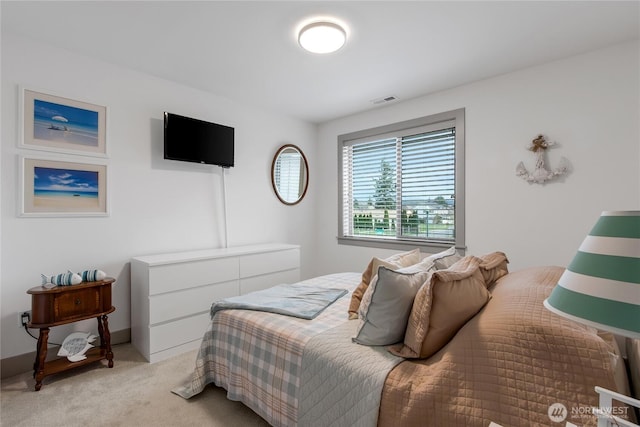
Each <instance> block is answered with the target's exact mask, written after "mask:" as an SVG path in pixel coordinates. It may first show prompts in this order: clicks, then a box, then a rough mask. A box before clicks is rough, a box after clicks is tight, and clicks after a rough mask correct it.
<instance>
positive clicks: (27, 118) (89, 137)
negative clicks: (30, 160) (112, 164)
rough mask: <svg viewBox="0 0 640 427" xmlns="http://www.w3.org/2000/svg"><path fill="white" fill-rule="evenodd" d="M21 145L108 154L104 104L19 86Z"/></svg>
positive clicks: (61, 151)
mask: <svg viewBox="0 0 640 427" xmlns="http://www.w3.org/2000/svg"><path fill="white" fill-rule="evenodd" d="M21 92H22V96H21V98H20V99H21V107H20V114H21V118H22V120H21V121H22V123H21V126H20V131H21V134H22V137H21V138H20V143H19V145H20V147H21V148H31V149H35V150H45V151H55V152H58V153H67V154H81V155H85V156H98V157H107V107H104V106H101V105H95V104H90V103H88V102H83V101H77V100H74V99H69V98H63V97H60V96H56V95H51V94H47V93H43V92H37V91H35V90H31V89H26V88H21Z"/></svg>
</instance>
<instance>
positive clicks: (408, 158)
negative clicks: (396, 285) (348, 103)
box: [339, 115, 464, 246]
mask: <svg viewBox="0 0 640 427" xmlns="http://www.w3.org/2000/svg"><path fill="white" fill-rule="evenodd" d="M462 117H463V115H462ZM437 118H438V119H440V118H441V116H438V117H437ZM424 119H425V120H423V122H424V123H421V124H420V125H418V126H414V127H410V128H407V129H399V130H395V131H394V130H392V131H391V132H384V133H382V132H381V133H379V134H377V135H376V134H375V133H373V134H371V132H369V133H370V134H368V135H366V136H364V137H360V138H352V139H348V138H344V136H343V137H342V138H341V140H340V144H341V146H342V147H341V171H342V180H341V182H342V184H341V194H340V196H341V204H340V206H341V215H340V218H341V221H340V223H341V230H340V236H339V238H342V239H347V240H359V241H361V242H362V241H365V242H366V241H368V242H372V241H373V242H381V241H385V242H389V241H391V242H404V243H415V242H419V243H420V242H422V243H423V244H425V245H427V246H428V245H431V244H434V245H436V246H438V245H440V246H444V245H456V246H463V245H464V242H463V240H462V239H461V236H460V235H459V233H460V231H461V230H463V226H460V221H461V219H462V218H463V214H464V211H463V206H459V205H457V203H460V202H461V198H462V195H463V185H462V182H463V181H462V180H460V177H462V176H463V174H460V173H459V172H460V171H459V170H457V168H460V167H462V165H463V147H464V146H463V144H462V141H460V140H459V139H458V138H459V136H460V135H459V134H460V128H461V126H463V124H462V123H461V122H460V119H458V120H444V121H443V120H439V121H437V122H436V123H429V122H428V120H426V119H428V118H424ZM412 123H413V122H412ZM381 130H382V131H387V130H388V129H387V128H382V129H381ZM462 133H463V132H462ZM394 135H395V136H394ZM355 136H358V135H355ZM461 147H462V149H461ZM460 151H462V152H460ZM459 180H460V181H462V182H458V181H459ZM342 243H345V242H342ZM347 243H350V242H347ZM359 244H362V243H359ZM374 246H376V245H375V244H374Z"/></svg>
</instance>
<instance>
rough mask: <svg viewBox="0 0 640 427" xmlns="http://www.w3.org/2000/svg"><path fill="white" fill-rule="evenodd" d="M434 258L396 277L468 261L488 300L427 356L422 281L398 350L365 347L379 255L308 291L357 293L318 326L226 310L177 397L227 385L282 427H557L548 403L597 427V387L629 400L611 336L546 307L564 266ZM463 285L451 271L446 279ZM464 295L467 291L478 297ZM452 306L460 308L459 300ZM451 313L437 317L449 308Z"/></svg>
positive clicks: (230, 393)
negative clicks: (512, 267) (419, 314)
mask: <svg viewBox="0 0 640 427" xmlns="http://www.w3.org/2000/svg"><path fill="white" fill-rule="evenodd" d="M389 259H390V258H387V259H386V260H378V261H380V262H381V265H382V266H380V265H378V266H377V267H378V268H376V269H375V270H374V271H377V272H379V275H380V276H381V278H380V281H379V282H380V283H382V280H383V279H384V275H383V274H382V272H383V270H384V271H387V270H388V271H391V269H390V268H388V267H389V265H393V263H394V261H397V259H396V260H393V259H392V260H391V261H388V260H389ZM470 259H471V261H469V260H470ZM505 260H506V257H505ZM414 261H415V259H414V260H410V261H407V262H406V264H411V263H412V262H414ZM428 261H429V262H425V260H423V261H421V262H420V263H418V264H411V265H410V266H405V267H398V265H396V268H398V271H399V272H401V273H399V274H402V275H403V277H402V280H405V278H404V276H411V277H412V278H413V277H417V279H416V280H417V281H418V282H420V281H422V282H424V276H416V275H419V274H422V273H421V271H422V270H423V269H425V266H428V268H426V269H427V270H429V271H428V276H427V277H428V280H430V281H433V282H434V283H435V282H436V280H441V281H444V280H445V279H446V278H447V277H448V276H447V274H450V273H448V272H450V271H454V272H455V271H456V267H457V266H458V267H459V266H460V264H461V263H462V264H465V263H466V264H465V265H464V266H463V267H464V268H463V270H465V271H467V270H469V269H474V273H473V274H472V275H471V276H469V277H473V278H474V279H477V280H476V281H478V280H482V283H483V286H484V288H485V289H486V291H484V292H486V295H485V294H484V292H482V290H480V289H478V292H479V294H482V295H485V296H482V297H481V298H486V301H484V302H483V303H482V304H481V305H480V307H479V309H476V308H474V309H472V311H470V312H469V313H471V314H469V313H467V314H466V315H465V316H466V317H467V318H464V319H463V321H460V322H458V323H459V325H457V326H454V327H453V330H451V331H449V332H447V334H448V335H447V334H445V336H444V338H443V337H442V336H441V337H439V340H440V341H441V342H440V343H438V344H437V345H435V347H434V346H433V345H432V344H433V342H432V343H431V344H430V345H431V348H430V349H427V351H426V352H425V348H424V345H425V343H426V342H427V341H429V339H427V338H425V337H420V333H421V332H422V333H426V334H427V336H429V334H430V333H431V329H429V327H425V326H424V325H419V324H418V323H419V322H420V319H419V318H416V310H417V307H418V306H420V305H422V306H425V302H424V292H425V291H424V289H425V286H424V285H422V286H418V290H417V291H416V294H414V296H413V297H412V300H411V305H410V309H409V313H408V314H405V317H406V319H405V320H404V321H406V322H407V323H406V326H405V327H403V330H402V333H403V335H404V338H401V339H400V342H397V343H396V344H395V345H366V344H364V345H363V344H362V342H366V340H365V339H363V332H362V331H363V330H364V328H365V327H366V325H364V326H363V319H362V317H363V313H362V310H363V308H362V306H365V305H367V304H368V305H369V308H370V307H371V306H373V304H374V301H375V295H376V289H382V285H380V284H378V285H377V287H376V286H375V285H376V283H377V282H376V281H375V280H376V279H377V275H375V273H372V272H371V270H372V269H373V267H374V265H373V264H375V263H374V260H372V262H371V263H370V264H369V266H368V267H367V269H366V270H365V273H339V274H331V275H326V276H321V277H316V278H313V279H309V280H306V281H303V282H301V284H302V285H304V286H313V287H315V288H331V289H336V288H339V289H344V290H346V291H347V292H346V294H344V295H343V296H342V297H340V298H338V299H337V300H335V302H333V303H332V304H330V305H328V306H327V307H326V308H324V309H322V310H321V311H320V312H319V314H317V316H315V317H314V318H313V319H312V320H307V319H302V318H298V317H292V316H288V315H281V314H277V313H271V312H262V311H258V310H242V309H225V310H220V311H218V312H216V313H215V315H214V316H213V319H212V322H211V326H210V328H209V329H208V331H207V332H206V333H205V335H204V337H203V341H202V345H201V348H200V351H199V353H198V356H197V360H196V367H195V369H194V372H193V374H192V376H191V378H190V380H189V382H188V383H187V384H184V385H182V386H180V387H177V388H176V389H174V390H172V391H173V392H174V393H176V394H179V395H180V396H182V397H184V398H190V397H192V396H194V395H196V394H198V393H200V392H202V391H203V390H204V389H205V387H206V386H207V385H208V384H214V385H216V386H219V387H223V388H224V389H226V390H227V397H228V398H229V399H231V400H237V401H241V402H243V403H244V404H245V405H247V406H248V407H250V408H251V409H252V410H253V411H255V412H256V413H257V414H258V415H260V416H261V417H262V418H264V419H265V420H266V421H267V422H269V423H270V424H271V425H274V426H312V425H313V426H315V425H317V426H363V427H364V426H375V425H379V426H398V425H402V426H425V425H438V426H448V425H451V426H457V425H461V426H488V425H489V424H490V423H492V422H493V423H496V424H497V425H501V426H505V427H506V426H518V425H553V424H554V423H553V422H552V421H551V415H550V414H551V412H550V411H551V409H550V408H552V409H553V408H556V407H558V404H561V405H563V407H564V408H565V409H566V415H565V418H566V420H567V421H569V422H571V423H574V424H575V425H578V426H581V425H595V424H596V420H595V418H593V417H592V416H590V415H589V410H588V409H585V408H591V407H593V406H597V404H598V396H597V394H596V393H595V392H594V387H595V386H596V385H599V386H601V387H605V388H608V389H611V390H619V391H621V392H625V391H627V392H628V390H623V389H622V388H623V385H621V379H623V380H624V381H626V376H625V374H624V372H625V371H624V362H623V361H622V359H621V358H620V356H619V352H618V350H617V349H616V344H615V340H614V339H613V338H612V337H610V336H605V335H603V334H599V333H598V331H596V330H594V329H592V328H589V327H586V326H582V325H579V324H576V323H574V322H571V321H569V320H565V319H563V318H561V317H558V316H556V315H554V314H553V313H551V312H549V311H548V310H546V309H545V308H544V307H543V304H542V302H543V300H544V299H545V298H546V297H547V296H548V295H549V293H550V292H551V290H552V288H553V287H554V286H555V284H556V283H557V280H558V278H559V277H560V275H561V274H562V272H563V268H560V267H553V266H550V267H537V268H529V269H525V270H521V271H517V272H511V273H508V272H507V271H506V268H505V266H506V262H505V261H503V262H501V263H500V267H501V268H502V269H500V268H497V269H496V268H485V269H484V270H483V269H482V268H480V269H476V267H477V266H478V265H483V262H484V265H485V266H486V265H487V260H486V259H484V261H483V258H482V257H480V258H476V257H464V258H462V259H460V257H457V258H456V259H452V260H451V261H449V262H447V261H446V259H444V258H442V259H439V260H435V261H438V265H435V263H434V260H433V259H431V260H428ZM491 262H493V261H490V263H491ZM493 264H494V266H495V265H497V264H496V263H495V262H493ZM470 265H471V267H469V266H470ZM384 266H386V267H384ZM416 266H417V268H416ZM458 270H460V268H458ZM367 271H369V273H368V274H369V275H374V276H375V277H374V278H371V277H369V278H368V282H369V283H367V285H369V284H370V286H367V287H364V288H363V286H362V285H363V281H364V279H365V276H366V275H367ZM436 271H439V272H441V273H437V274H436V273H435V272H436ZM497 271H498V272H497ZM479 272H481V273H482V275H479ZM496 272H497V273H496ZM385 274H391V273H388V272H386V273H385ZM465 274H466V273H465ZM436 276H438V277H439V279H436ZM394 277H398V276H394ZM460 277H461V276H460V274H459V273H455V274H453V276H449V279H458V280H460ZM451 283H459V282H451ZM404 286H405V285H403V289H404ZM437 286H439V285H435V284H434V285H433V287H432V289H431V291H430V292H432V294H433V295H432V298H435V295H438V294H437V292H438V291H437V289H452V288H451V287H448V286H447V287H445V286H444V285H442V286H441V287H440V288H438V287H437ZM461 289H462V288H461ZM380 292H381V291H380ZM420 292H422V297H421V296H420V295H421V294H420ZM440 292H443V291H442V290H441V291H440ZM447 292H448V291H447ZM464 292H465V295H468V294H469V292H470V291H469V288H464ZM371 294H373V295H374V296H373V297H372V296H371ZM440 295H441V294H440ZM453 297H454V298H457V300H461V297H460V295H458V296H455V295H454V296H453ZM372 298H373V299H372ZM421 298H423V299H421ZM438 298H440V299H439V300H435V299H432V300H431V301H430V302H429V304H430V305H432V307H430V309H431V312H430V313H431V314H430V315H427V317H428V318H429V319H430V320H431V321H432V322H431V325H429V326H430V327H432V328H436V327H438V325H437V324H436V322H435V321H434V317H435V316H436V314H434V313H436V312H437V307H438V304H437V302H438V301H442V300H443V297H438ZM465 298H466V297H465ZM354 304H355V306H356V307H357V308H358V310H360V311H359V314H360V316H359V317H360V319H352V320H349V317H350V316H349V312H351V317H355V316H353V314H354V313H353V311H354ZM394 304H398V303H397V302H394ZM461 305H464V303H461ZM442 307H444V308H440V310H441V312H440V316H442V314H443V313H445V311H443V310H448V309H449V308H447V307H446V306H442ZM366 308H367V307H365V309H366ZM364 314H366V313H364ZM456 316H458V317H459V316H460V314H459V313H453V312H452V313H451V315H450V316H444V317H443V318H444V319H445V321H449V319H450V318H454V317H456ZM365 317H366V316H365ZM423 317H424V316H423ZM416 322H418V323H416ZM387 323H388V322H387ZM391 323H393V322H391ZM421 328H422V329H424V330H422V329H421ZM416 331H417V332H416ZM394 333H396V334H397V331H396V332H394ZM410 333H413V334H414V335H415V334H416V333H417V334H418V336H419V338H420V340H419V341H420V342H418V344H417V345H418V346H417V348H416V345H415V343H413V345H412V343H411V340H410V339H409V338H408V336H409V335H410ZM372 336H375V334H372ZM358 338H360V340H358ZM414 338H415V337H414ZM423 338H424V339H423ZM393 339H395V338H393ZM374 341H375V340H374ZM432 341H433V340H432ZM435 341H438V339H436V340H435ZM359 342H360V343H359ZM421 345H422V347H420V346H421ZM412 350H414V351H412Z"/></svg>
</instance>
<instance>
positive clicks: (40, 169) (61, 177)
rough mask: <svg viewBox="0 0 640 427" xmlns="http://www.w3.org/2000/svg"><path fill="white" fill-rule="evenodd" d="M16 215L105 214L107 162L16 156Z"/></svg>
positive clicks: (106, 211) (106, 212)
mask: <svg viewBox="0 0 640 427" xmlns="http://www.w3.org/2000/svg"><path fill="white" fill-rule="evenodd" d="M20 186H21V188H20V199H21V200H20V207H21V210H20V216H108V215H109V211H108V209H107V207H108V206H107V200H108V198H107V165H105V164H97V163H85V162H82V163H80V162H74V161H65V160H53V159H46V158H32V157H21V158H20Z"/></svg>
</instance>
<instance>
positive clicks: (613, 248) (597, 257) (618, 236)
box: [544, 211, 640, 427]
mask: <svg viewBox="0 0 640 427" xmlns="http://www.w3.org/2000/svg"><path fill="white" fill-rule="evenodd" d="M544 306H545V307H546V308H547V309H549V310H551V311H552V312H554V313H556V314H558V315H560V316H563V317H566V318H568V319H571V320H574V321H576V322H579V323H583V324H586V325H589V326H592V327H595V328H597V329H600V330H604V331H608V332H611V333H614V334H617V335H623V336H626V337H631V338H640V211H605V212H602V215H601V216H600V219H599V220H598V222H596V224H595V226H594V227H593V229H592V230H591V232H590V233H589V235H588V236H587V237H586V238H585V240H584V241H583V242H582V245H581V246H580V248H579V249H578V253H577V254H576V256H575V257H574V259H573V261H571V263H570V264H569V266H568V267H567V269H566V270H565V272H564V273H563V274H562V276H561V277H560V280H559V281H558V285H557V286H556V287H555V288H554V289H553V292H551V295H549V297H548V298H547V299H546V300H545V301H544ZM596 391H597V392H598V393H599V394H600V408H599V409H596V410H594V413H596V414H597V415H598V427H604V426H609V425H627V426H635V425H636V424H632V423H629V422H628V421H626V420H624V419H621V418H619V417H617V416H615V415H613V414H612V413H611V412H612V411H609V412H607V408H609V409H610V408H611V407H612V406H611V405H612V401H611V399H612V397H613V398H615V400H618V401H622V402H623V403H626V404H629V405H633V406H636V407H640V400H637V399H632V398H630V397H627V396H624V395H621V394H618V393H615V392H610V391H608V390H606V389H603V388H601V387H596ZM603 408H604V409H603ZM610 422H611V423H612V424H609V423H610ZM616 422H617V423H618V424H615V423H616Z"/></svg>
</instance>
